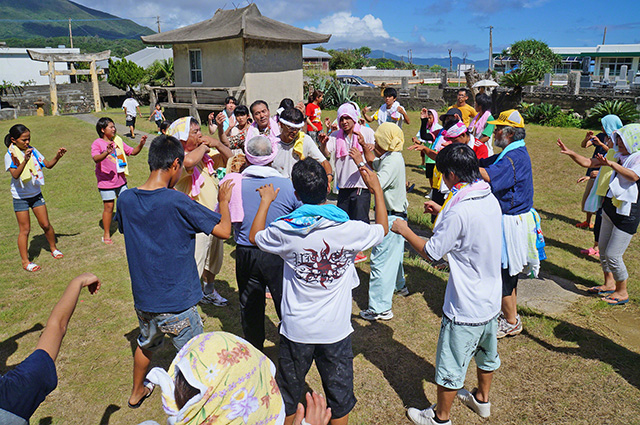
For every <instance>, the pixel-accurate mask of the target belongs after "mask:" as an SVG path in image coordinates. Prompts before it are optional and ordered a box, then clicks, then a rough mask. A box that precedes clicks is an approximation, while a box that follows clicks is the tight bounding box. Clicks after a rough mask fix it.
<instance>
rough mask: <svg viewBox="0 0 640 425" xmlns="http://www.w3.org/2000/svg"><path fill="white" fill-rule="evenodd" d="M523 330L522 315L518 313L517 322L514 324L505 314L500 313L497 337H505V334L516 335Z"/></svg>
mask: <svg viewBox="0 0 640 425" xmlns="http://www.w3.org/2000/svg"><path fill="white" fill-rule="evenodd" d="M521 332H522V320H520V315H519V314H518V315H516V323H515V324H514V325H512V324H511V323H509V322H507V319H505V317H504V315H502V314H501V315H500V316H499V317H498V331H497V332H496V337H497V338H498V339H500V338H504V337H505V336H515V335H518V334H519V333H521Z"/></svg>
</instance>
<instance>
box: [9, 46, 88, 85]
mask: <svg viewBox="0 0 640 425" xmlns="http://www.w3.org/2000/svg"><path fill="white" fill-rule="evenodd" d="M33 50H36V51H38V52H46V53H80V49H33ZM55 68H56V70H58V71H64V70H66V69H68V67H67V63H66V62H56V64H55ZM48 69H49V65H48V64H47V62H37V61H34V60H31V58H30V57H29V54H27V49H22V48H13V47H4V48H2V47H0V80H6V81H8V82H10V83H13V84H15V85H19V84H20V82H21V81H29V80H33V81H35V82H36V84H49V77H47V76H41V75H40V71H46V70H48ZM69 81H70V80H69V76H64V75H61V76H56V82H57V83H68V82H69Z"/></svg>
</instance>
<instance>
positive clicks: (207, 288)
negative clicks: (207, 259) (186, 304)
mask: <svg viewBox="0 0 640 425" xmlns="http://www.w3.org/2000/svg"><path fill="white" fill-rule="evenodd" d="M213 289H214V288H213V282H211V283H209V282H207V281H204V280H203V281H202V292H204V293H205V295H209V294H212V293H213Z"/></svg>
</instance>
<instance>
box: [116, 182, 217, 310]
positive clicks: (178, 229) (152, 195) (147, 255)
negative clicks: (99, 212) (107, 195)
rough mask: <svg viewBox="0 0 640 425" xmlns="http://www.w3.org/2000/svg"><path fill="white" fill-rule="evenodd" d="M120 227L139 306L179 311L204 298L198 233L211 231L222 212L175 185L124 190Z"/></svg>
mask: <svg viewBox="0 0 640 425" xmlns="http://www.w3.org/2000/svg"><path fill="white" fill-rule="evenodd" d="M116 220H117V221H118V228H119V229H120V232H122V233H123V234H124V242H125V247H126V251H127V261H128V262H129V274H130V275H131V289H132V292H133V301H134V304H135V307H136V308H137V309H138V310H142V311H146V312H150V313H179V312H182V311H184V310H186V309H188V308H190V307H192V306H194V305H196V304H197V303H198V301H200V299H201V298H202V289H201V286H200V276H199V274H198V269H197V267H196V261H195V257H194V254H195V235H196V233H207V234H209V233H211V232H212V231H213V228H214V227H215V226H216V224H218V222H219V221H220V214H218V213H215V212H213V211H211V210H210V209H209V208H207V207H204V206H202V205H200V204H198V203H197V202H195V201H193V200H191V199H190V198H189V197H188V196H187V195H185V194H184V193H181V192H178V191H177V190H173V189H166V188H161V189H156V190H140V189H137V188H134V189H131V190H127V191H124V192H123V193H122V194H121V195H120V198H119V199H118V210H117V213H116Z"/></svg>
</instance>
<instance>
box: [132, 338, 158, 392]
mask: <svg viewBox="0 0 640 425" xmlns="http://www.w3.org/2000/svg"><path fill="white" fill-rule="evenodd" d="M152 356H153V353H152V352H151V351H149V350H145V349H143V348H140V347H139V346H138V347H136V352H135V353H133V389H132V390H131V397H129V403H131V404H136V403H138V402H139V401H140V399H141V398H142V397H144V396H145V395H146V394H147V393H148V392H149V390H148V389H147V388H146V387H145V386H144V378H145V376H147V371H148V370H149V365H150V364H151V357H152Z"/></svg>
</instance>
